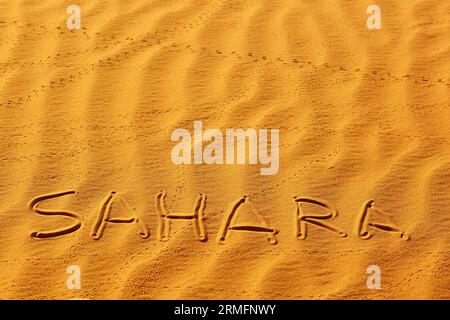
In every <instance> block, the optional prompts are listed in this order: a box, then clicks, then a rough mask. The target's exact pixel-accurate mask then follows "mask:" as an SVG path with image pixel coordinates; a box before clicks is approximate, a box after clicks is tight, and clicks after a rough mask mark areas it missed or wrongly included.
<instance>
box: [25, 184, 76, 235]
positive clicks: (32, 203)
mask: <svg viewBox="0 0 450 320" xmlns="http://www.w3.org/2000/svg"><path fill="white" fill-rule="evenodd" d="M76 193H77V192H76V191H65V192H59V193H52V194H45V195H42V196H38V197H36V198H34V199H32V200H31V201H30V203H29V204H28V207H29V208H30V210H32V211H34V212H36V213H38V214H41V215H44V216H65V217H70V218H73V219H76V220H77V221H76V222H74V223H73V224H72V225H71V226H68V227H64V228H60V229H56V230H52V231H36V232H32V233H31V237H32V238H38V239H44V238H54V237H58V236H62V235H66V234H69V233H72V232H74V231H77V230H78V229H79V228H80V227H81V216H80V215H78V214H77V213H74V212H70V211H63V210H50V209H40V208H38V204H39V203H41V202H43V201H47V200H51V199H55V198H59V197H63V196H66V195H69V194H76Z"/></svg>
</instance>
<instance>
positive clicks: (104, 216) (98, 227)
mask: <svg viewBox="0 0 450 320" xmlns="http://www.w3.org/2000/svg"><path fill="white" fill-rule="evenodd" d="M115 201H117V203H120V204H121V205H122V207H123V208H125V210H126V211H127V212H132V211H133V210H132V209H131V206H130V205H129V203H128V202H127V201H126V200H125V198H124V197H123V196H121V195H118V194H116V192H115V191H112V192H111V193H110V194H109V195H108V196H107V197H106V198H105V200H104V201H103V204H102V207H101V209H100V213H99V216H98V219H97V222H96V223H95V225H94V228H93V230H92V238H93V239H94V240H99V239H100V238H101V237H102V235H103V231H104V230H105V227H106V224H107V223H133V224H135V225H136V226H137V228H138V231H139V236H140V237H141V238H142V239H147V238H148V237H149V236H150V232H149V230H148V228H147V226H146V225H145V223H144V222H143V221H141V220H140V219H139V218H136V217H128V218H123V217H120V218H111V217H110V214H111V208H112V204H113V203H114V202H115Z"/></svg>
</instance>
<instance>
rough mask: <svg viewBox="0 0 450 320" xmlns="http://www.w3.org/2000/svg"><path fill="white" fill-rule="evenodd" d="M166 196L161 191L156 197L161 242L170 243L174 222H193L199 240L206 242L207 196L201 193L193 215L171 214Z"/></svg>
mask: <svg viewBox="0 0 450 320" xmlns="http://www.w3.org/2000/svg"><path fill="white" fill-rule="evenodd" d="M166 196H167V193H166V192H165V191H164V190H161V191H160V192H158V194H157V195H156V197H155V206H156V211H157V212H158V216H159V228H158V237H159V240H161V241H168V240H169V239H170V227H171V222H172V220H193V221H194V229H195V236H196V238H197V240H199V241H202V242H203V241H206V240H207V235H206V231H205V225H204V224H203V219H204V218H205V217H206V216H205V213H204V212H205V207H206V195H204V194H201V193H200V196H199V197H198V199H197V202H196V203H195V207H194V211H193V212H192V213H181V212H173V213H170V212H169V210H168V209H167V205H166Z"/></svg>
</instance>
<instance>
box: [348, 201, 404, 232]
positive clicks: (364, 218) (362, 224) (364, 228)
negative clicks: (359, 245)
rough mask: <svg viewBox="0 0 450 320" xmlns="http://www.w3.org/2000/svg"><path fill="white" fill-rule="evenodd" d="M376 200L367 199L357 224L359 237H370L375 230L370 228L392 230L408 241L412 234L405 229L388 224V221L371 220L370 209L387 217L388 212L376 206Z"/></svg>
mask: <svg viewBox="0 0 450 320" xmlns="http://www.w3.org/2000/svg"><path fill="white" fill-rule="evenodd" d="M374 203H375V201H374V200H369V201H367V202H366V203H365V204H364V206H363V209H362V210H361V214H360V215H359V217H358V221H357V224H356V233H357V235H358V237H359V238H360V239H362V240H367V239H370V238H371V237H372V236H373V234H374V233H373V232H371V231H370V229H375V230H380V231H384V232H392V233H394V234H397V235H399V236H400V238H401V239H402V240H405V241H408V240H409V238H410V236H409V234H407V233H406V232H404V231H403V230H401V229H399V228H397V227H395V226H394V225H393V224H392V223H390V224H386V223H378V222H370V221H369V216H370V211H373V212H374V213H376V214H378V215H380V216H382V217H384V218H387V214H386V212H384V211H383V210H381V209H378V208H376V207H375V206H374Z"/></svg>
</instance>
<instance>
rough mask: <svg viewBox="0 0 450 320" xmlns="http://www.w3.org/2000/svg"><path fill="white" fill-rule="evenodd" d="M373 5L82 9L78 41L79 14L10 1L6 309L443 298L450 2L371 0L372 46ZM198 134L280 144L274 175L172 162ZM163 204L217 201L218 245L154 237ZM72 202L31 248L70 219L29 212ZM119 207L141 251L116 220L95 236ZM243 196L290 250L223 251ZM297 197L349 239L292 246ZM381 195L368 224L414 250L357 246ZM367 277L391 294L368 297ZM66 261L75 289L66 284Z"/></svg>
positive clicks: (223, 3) (263, 2)
mask: <svg viewBox="0 0 450 320" xmlns="http://www.w3.org/2000/svg"><path fill="white" fill-rule="evenodd" d="M371 3H372V1H365V0H363V1H343V0H342V1H319V0H316V1H305V0H258V1H257V0H251V1H242V0H230V1H227V0H191V1H175V0H154V1H131V0H128V1H120V2H119V1H94V2H93V1H87V0H82V1H77V4H78V5H79V6H80V7H81V9H82V29H81V30H73V31H69V30H68V29H67V28H66V18H67V16H68V15H67V13H66V8H67V6H68V5H70V4H72V2H70V1H31V0H25V1H2V2H1V3H0V38H1V39H2V40H1V48H2V50H0V67H1V68H0V79H1V81H0V83H1V88H0V90H1V91H0V92H1V94H0V125H1V132H0V150H1V155H0V215H1V223H0V244H1V250H0V268H1V271H2V276H1V277H0V288H1V290H0V298H3V299H11V298H14V299H16V298H17V299H27V298H32V299H73V298H88V299H125V298H126V299H175V298H182V299H213V298H214V299H356V298H361V299H380V298H389V299H413V298H420V299H430V298H432V299H449V298H450V274H449V256H450V255H449V252H450V251H449V245H448V243H449V223H450V220H449V212H448V210H449V206H450V144H449V143H450V130H449V123H450V108H449V107H450V105H449V90H450V77H449V70H450V47H449V30H450V3H449V2H448V1H434V0H427V1H418V0H398V1H387V0H377V1H376V3H377V4H378V5H379V6H380V7H381V9H382V19H383V20H382V23H383V27H382V29H381V30H372V31H371V30H368V29H367V27H366V18H367V14H366V8H367V6H368V5H369V4H371ZM194 120H202V121H203V122H204V125H205V126H207V127H209V128H233V127H236V128H279V129H280V171H279V173H278V174H277V175H275V176H261V175H260V174H259V167H257V166H251V165H240V166H238V165H236V166H214V165H212V166H208V165H198V166H194V165H191V166H176V165H174V164H173V163H172V161H171V159H170V152H171V148H172V147H173V145H174V143H173V142H171V141H170V134H171V132H172V131H173V130H174V129H175V128H191V127H192V123H193V121H194ZM161 189H164V190H165V191H167V198H166V202H167V205H168V207H169V209H170V211H171V212H172V211H173V212H178V211H179V212H187V213H189V212H191V211H192V210H193V207H194V204H195V202H196V200H197V198H198V195H199V194H200V193H204V194H206V195H207V202H206V207H205V214H206V216H207V220H205V228H206V233H207V237H208V240H207V241H206V242H201V241H198V240H197V238H196V235H195V233H194V229H193V223H192V222H190V221H185V220H184V221H183V220H180V221H175V222H174V223H172V228H171V232H170V239H169V240H168V241H165V242H163V241H159V240H158V216H157V211H156V209H155V206H154V201H155V200H154V198H155V196H156V194H157V193H158V192H159V190H161ZM71 190H73V191H77V192H78V193H77V194H72V195H67V196H64V197H61V198H60V199H55V200H51V201H48V202H47V203H41V204H40V205H39V206H40V208H45V209H53V210H58V209H59V210H60V211H61V210H63V211H70V212H73V213H75V214H76V215H78V216H81V217H82V225H81V227H80V228H79V229H78V230H77V231H75V232H72V233H69V234H66V235H62V236H60V237H56V238H50V239H32V238H31V236H30V235H31V234H32V233H33V232H38V231H45V230H52V229H53V230H54V229H58V228H61V227H66V226H68V225H70V224H72V223H73V222H74V220H73V219H71V218H67V217H47V216H44V215H39V214H37V213H35V212H33V211H31V210H30V208H29V207H28V204H29V202H30V201H31V200H32V199H33V198H35V197H37V196H40V195H43V194H49V193H58V192H64V191H71ZM111 191H117V192H118V194H119V195H120V196H121V197H123V198H125V199H126V201H128V203H129V204H130V206H131V207H132V208H134V209H135V210H134V211H133V210H131V211H133V212H134V214H135V215H136V216H139V217H140V220H139V221H140V222H143V223H144V224H145V225H146V226H147V227H148V228H149V230H150V235H149V237H148V238H147V239H144V238H143V237H140V236H139V234H138V231H137V230H138V229H137V228H136V227H135V226H132V225H130V224H120V225H118V224H108V225H107V226H106V228H105V230H104V232H103V234H102V236H101V238H100V239H99V240H93V238H92V229H93V226H94V225H95V224H96V221H97V219H98V217H99V212H100V209H101V206H102V201H103V200H104V199H105V197H106V196H107V195H108V194H109V193H110V192H111ZM243 195H249V196H250V200H251V201H252V203H253V204H254V207H253V208H252V207H251V206H247V205H245V206H243V207H242V208H240V209H239V210H240V215H239V217H238V220H239V219H241V220H242V221H243V222H245V223H247V224H255V223H256V221H258V219H263V220H264V221H266V223H267V225H269V226H271V227H274V228H276V229H278V230H279V233H278V234H277V235H276V239H277V242H278V243H277V244H276V245H271V244H270V243H269V242H268V241H267V236H265V235H262V234H258V233H256V232H238V231H231V232H230V233H229V234H228V235H227V238H226V240H225V241H224V243H222V244H219V243H218V242H217V241H216V237H217V235H218V233H219V231H220V230H219V229H220V227H221V222H222V219H223V217H224V214H225V211H226V209H227V207H228V206H229V205H230V204H232V203H233V202H234V201H237V200H238V199H240V198H241V197H242V196H243ZM293 196H299V197H310V198H313V199H323V200H325V201H326V202H327V203H329V204H331V205H332V206H334V207H336V208H337V209H338V210H339V215H338V216H337V217H336V218H335V219H333V220H330V221H326V222H327V223H329V224H330V225H332V226H334V227H336V228H338V229H339V230H343V231H345V232H346V233H348V236H347V237H346V238H342V237H339V236H338V235H336V234H334V233H332V232H330V231H328V230H325V229H321V228H318V227H315V226H311V225H310V226H308V234H307V237H306V239H304V240H299V239H297V238H296V236H295V216H296V209H297V207H296V204H295V202H294V201H293V198H292V197H293ZM369 199H374V200H375V205H376V207H377V208H379V209H380V210H378V211H376V212H374V213H373V214H372V216H371V217H372V218H373V219H379V220H378V221H379V222H386V221H388V222H389V223H390V224H392V225H394V226H396V227H398V228H400V229H402V230H404V231H406V232H407V233H408V234H409V235H410V236H411V239H410V240H409V241H403V240H402V239H400V237H399V236H398V235H396V234H393V233H391V232H380V231H375V234H374V235H373V237H372V238H370V239H367V240H361V239H360V238H358V236H357V235H355V226H356V222H355V221H356V219H357V218H358V216H359V215H360V213H361V210H362V206H363V204H364V203H365V202H366V201H368V200H369ZM306 207H307V206H305V208H306ZM308 210H313V209H311V208H309V209H308ZM314 210H316V209H314ZM255 212H256V214H255ZM321 212H322V211H321ZM130 215H132V213H129V212H127V211H125V210H124V207H123V206H119V205H117V206H114V205H113V206H112V209H111V216H113V217H128V216H130ZM255 217H256V218H255ZM258 217H259V218H258ZM257 223H261V222H257ZM372 264H375V265H378V266H380V268H381V272H382V280H381V281H382V289H380V290H369V289H367V287H366V279H367V274H366V268H367V267H368V266H369V265H372ZM69 265H78V266H79V267H80V269H81V289H80V290H68V289H67V287H66V280H67V277H68V274H67V273H66V269H67V267H68V266H69Z"/></svg>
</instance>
